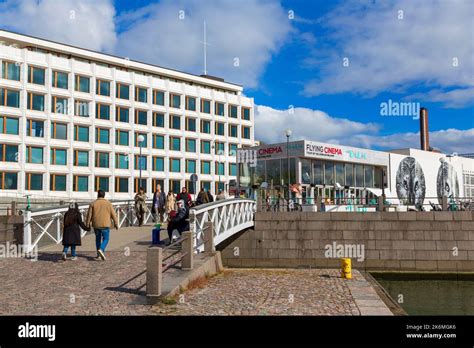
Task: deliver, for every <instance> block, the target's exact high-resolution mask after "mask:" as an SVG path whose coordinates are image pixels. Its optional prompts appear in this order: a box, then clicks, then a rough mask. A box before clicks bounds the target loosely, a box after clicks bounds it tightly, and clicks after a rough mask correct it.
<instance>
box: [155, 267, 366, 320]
mask: <svg viewBox="0 0 474 348" xmlns="http://www.w3.org/2000/svg"><path fill="white" fill-rule="evenodd" d="M353 276H354V278H353V280H358V279H360V278H362V276H361V275H360V273H359V272H357V271H355V272H354V273H353ZM347 282H348V280H344V279H341V278H340V277H339V271H338V270H326V269H313V270H298V269H286V270H279V269H232V270H226V271H225V272H224V273H222V274H220V275H217V276H215V277H213V278H211V279H209V281H208V282H207V283H206V284H203V287H201V288H194V289H191V290H189V291H186V292H185V293H184V294H182V295H181V296H178V297H177V303H176V304H175V305H164V304H161V305H159V306H155V307H154V308H153V311H155V312H158V313H163V314H164V313H172V314H174V315H359V314H360V313H359V310H358V308H357V306H356V304H355V302H354V300H353V298H352V295H351V292H350V290H349V287H348V286H347Z"/></svg>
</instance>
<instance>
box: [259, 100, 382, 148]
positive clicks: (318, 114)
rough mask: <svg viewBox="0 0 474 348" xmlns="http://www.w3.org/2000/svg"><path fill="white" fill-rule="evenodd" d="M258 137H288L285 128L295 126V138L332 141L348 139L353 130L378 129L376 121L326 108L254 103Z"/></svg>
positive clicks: (269, 139) (270, 139) (274, 139)
mask: <svg viewBox="0 0 474 348" xmlns="http://www.w3.org/2000/svg"><path fill="white" fill-rule="evenodd" d="M255 114H256V117H255V129H256V132H257V134H256V139H257V140H262V141H265V142H268V143H275V142H282V141H285V140H286V138H285V130H286V129H287V128H290V129H291V130H292V133H293V134H292V139H307V140H321V141H327V142H332V143H339V142H340V141H342V143H343V142H344V141H346V140H345V139H347V137H349V136H352V135H353V134H359V133H366V134H371V133H375V132H377V131H378V130H379V126H377V125H375V124H373V123H360V122H354V121H351V120H348V119H345V118H336V117H332V116H329V115H328V114H327V113H325V112H324V111H320V110H312V109H307V108H294V110H291V109H289V110H276V109H273V108H271V107H268V106H262V105H258V106H255Z"/></svg>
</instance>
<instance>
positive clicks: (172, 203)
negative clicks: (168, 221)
mask: <svg viewBox="0 0 474 348" xmlns="http://www.w3.org/2000/svg"><path fill="white" fill-rule="evenodd" d="M172 211H176V196H175V195H174V193H173V191H170V192H168V196H166V203H165V212H166V215H167V216H170V214H171V212H172Z"/></svg>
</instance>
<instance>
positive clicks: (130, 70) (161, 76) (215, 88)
mask: <svg viewBox="0 0 474 348" xmlns="http://www.w3.org/2000/svg"><path fill="white" fill-rule="evenodd" d="M27 49H28V50H30V51H33V52H37V53H42V54H48V53H50V54H51V55H53V56H56V57H62V58H64V59H67V60H70V59H74V60H76V61H79V62H84V63H86V64H92V63H95V64H96V65H97V66H101V67H105V68H115V69H117V70H120V71H127V72H133V73H135V74H137V75H142V76H151V77H153V78H156V79H159V80H168V81H172V82H177V83H185V84H187V85H190V86H198V87H202V88H206V89H213V90H216V91H219V92H224V93H230V94H235V95H236V94H237V92H236V91H234V90H229V89H222V88H217V87H211V86H209V85H206V84H201V83H197V82H190V81H187V80H181V79H178V78H176V77H169V76H164V75H157V74H152V73H149V72H147V71H142V70H136V69H131V68H130V67H123V66H119V65H114V64H107V63H104V62H101V61H95V60H91V59H84V58H83V57H78V56H75V55H72V54H63V53H60V52H55V51H50V50H46V49H44V48H39V47H32V46H27Z"/></svg>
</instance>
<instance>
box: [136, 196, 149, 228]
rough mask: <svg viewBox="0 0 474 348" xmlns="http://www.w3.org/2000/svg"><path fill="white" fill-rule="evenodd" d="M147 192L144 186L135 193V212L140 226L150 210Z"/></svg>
mask: <svg viewBox="0 0 474 348" xmlns="http://www.w3.org/2000/svg"><path fill="white" fill-rule="evenodd" d="M146 198H147V197H146V194H145V190H144V189H143V187H140V188H139V189H138V193H137V194H136V195H135V214H136V215H137V219H138V226H142V225H143V220H144V219H145V214H146V212H147V211H148V208H147V206H146Z"/></svg>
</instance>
